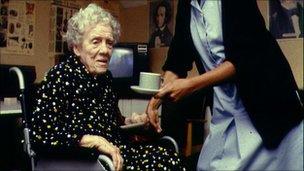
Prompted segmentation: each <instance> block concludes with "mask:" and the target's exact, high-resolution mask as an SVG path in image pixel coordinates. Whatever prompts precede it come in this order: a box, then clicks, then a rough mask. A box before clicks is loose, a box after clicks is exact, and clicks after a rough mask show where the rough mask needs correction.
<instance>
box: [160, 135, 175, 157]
mask: <svg viewBox="0 0 304 171" xmlns="http://www.w3.org/2000/svg"><path fill="white" fill-rule="evenodd" d="M160 140H161V141H167V142H170V143H171V144H172V145H173V146H174V149H175V152H176V153H179V149H178V145H177V142H176V141H175V140H174V139H173V138H172V137H170V136H163V137H161V138H160Z"/></svg>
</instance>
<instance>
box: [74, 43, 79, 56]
mask: <svg viewBox="0 0 304 171" xmlns="http://www.w3.org/2000/svg"><path fill="white" fill-rule="evenodd" d="M79 48H80V47H79V45H73V52H74V54H75V55H76V56H80V49H79Z"/></svg>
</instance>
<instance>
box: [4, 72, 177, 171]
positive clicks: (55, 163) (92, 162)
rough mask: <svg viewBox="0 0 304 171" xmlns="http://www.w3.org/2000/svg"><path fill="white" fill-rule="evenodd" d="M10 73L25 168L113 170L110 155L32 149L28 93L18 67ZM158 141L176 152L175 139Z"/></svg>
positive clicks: (52, 170)
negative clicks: (45, 153) (44, 152)
mask: <svg viewBox="0 0 304 171" xmlns="http://www.w3.org/2000/svg"><path fill="white" fill-rule="evenodd" d="M9 71H10V72H11V73H14V74H16V75H17V78H18V83H19V92H20V96H19V98H20V99H19V100H20V102H21V110H22V119H23V136H24V141H23V150H24V152H25V154H26V157H27V159H26V161H27V166H26V170H31V171H71V170H73V171H84V170H88V171H107V170H111V171H112V170H114V165H113V162H112V160H111V158H110V157H108V156H107V155H105V154H100V155H99V156H98V157H97V159H86V158H77V157H76V158H73V157H68V158H65V157H60V156H57V157H56V156H51V157H50V156H47V157H45V156H39V155H37V154H36V152H35V151H34V150H33V149H32V145H31V140H30V129H29V123H28V119H29V115H30V110H29V109H28V105H27V104H29V103H28V101H29V98H28V97H27V94H28V93H29V92H28V91H27V90H28V89H29V88H28V87H26V85H25V83H24V76H23V73H22V71H21V70H20V69H19V68H18V67H11V68H10V69H9ZM160 141H161V142H162V143H164V144H165V145H171V146H173V147H174V149H175V151H176V152H177V153H178V152H179V149H178V145H177V143H176V141H175V140H174V139H173V138H171V137H169V136H163V137H161V138H160Z"/></svg>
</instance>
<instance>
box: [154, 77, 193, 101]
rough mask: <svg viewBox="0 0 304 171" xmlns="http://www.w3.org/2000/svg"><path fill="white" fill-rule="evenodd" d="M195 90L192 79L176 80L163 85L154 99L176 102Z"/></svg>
mask: <svg viewBox="0 0 304 171" xmlns="http://www.w3.org/2000/svg"><path fill="white" fill-rule="evenodd" d="M195 90H196V87H195V85H194V82H193V81H192V79H176V80H173V81H171V82H168V83H167V84H165V85H164V86H163V87H162V88H161V89H160V90H159V92H158V93H157V94H156V95H155V96H154V98H156V99H157V98H169V99H170V100H172V101H178V100H179V99H181V98H183V97H184V96H186V95H189V94H191V93H192V92H193V91H195Z"/></svg>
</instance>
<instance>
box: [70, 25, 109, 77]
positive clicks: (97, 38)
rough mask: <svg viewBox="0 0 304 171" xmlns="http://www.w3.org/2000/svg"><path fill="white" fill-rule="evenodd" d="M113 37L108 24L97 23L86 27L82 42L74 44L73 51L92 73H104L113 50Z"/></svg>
mask: <svg viewBox="0 0 304 171" xmlns="http://www.w3.org/2000/svg"><path fill="white" fill-rule="evenodd" d="M113 45H114V37H113V30H112V28H111V27H110V26H106V25H104V24H97V25H95V26H91V27H88V28H86V30H85V32H84V35H83V40H82V43H81V44H79V45H75V46H74V48H73V50H74V53H75V54H76V55H77V56H79V57H80V61H81V62H82V63H83V64H84V65H85V66H86V69H87V70H88V71H89V72H90V73H91V74H93V75H98V74H102V73H105V72H106V71H107V69H108V65H109V62H110V58H111V55H112V51H113Z"/></svg>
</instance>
